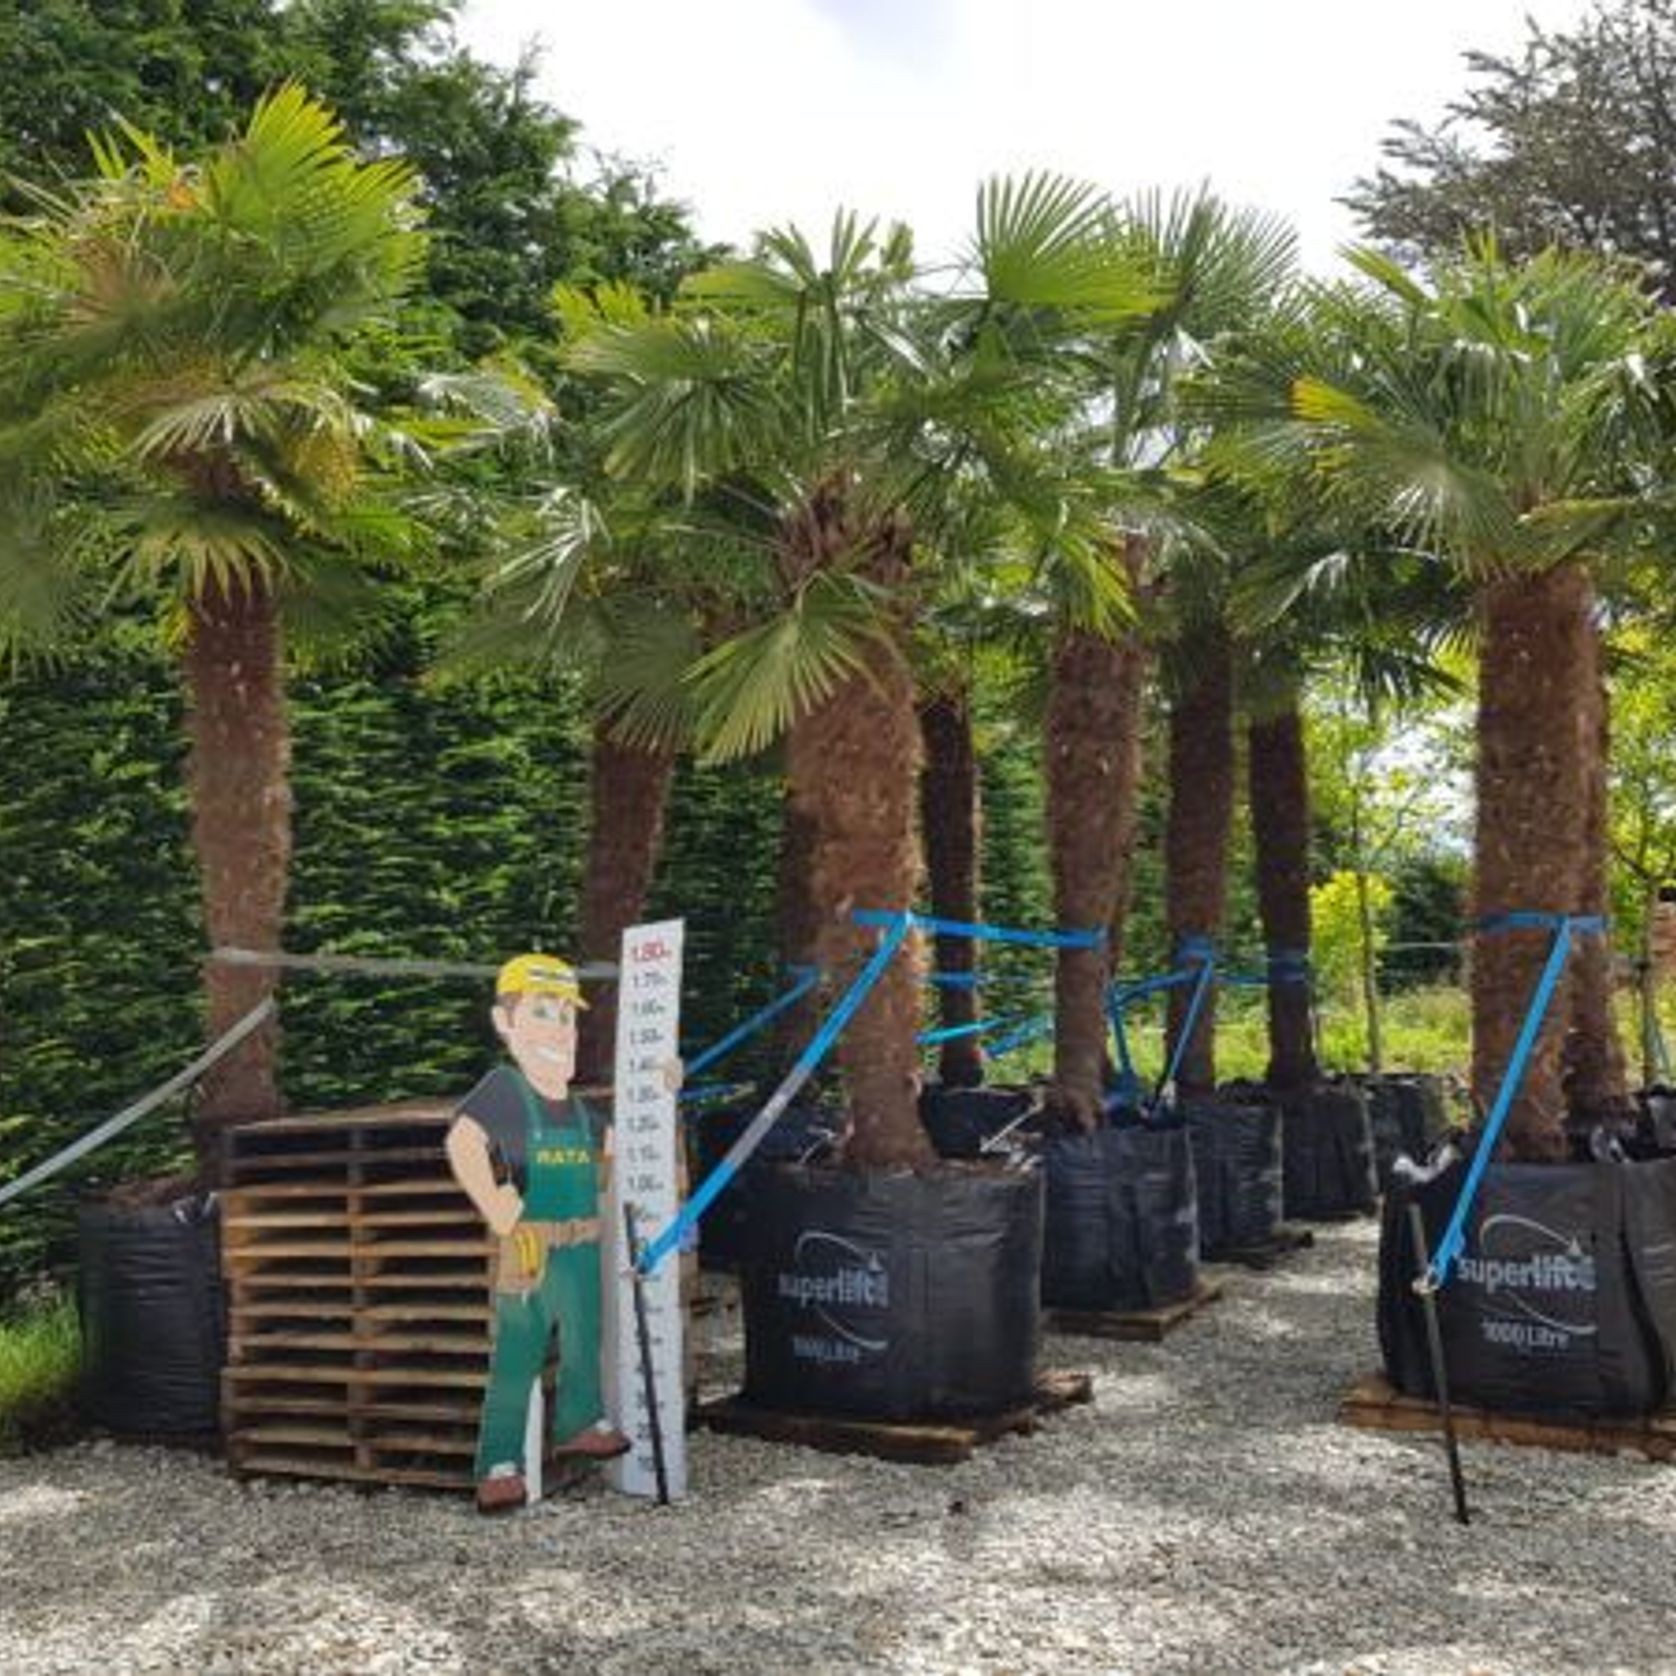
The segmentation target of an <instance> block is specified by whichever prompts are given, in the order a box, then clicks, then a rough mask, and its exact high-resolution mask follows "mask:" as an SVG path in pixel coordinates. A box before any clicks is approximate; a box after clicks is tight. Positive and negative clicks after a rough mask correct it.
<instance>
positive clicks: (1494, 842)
mask: <svg viewBox="0 0 1676 1676" xmlns="http://www.w3.org/2000/svg"><path fill="white" fill-rule="evenodd" d="M1591 597H1592V596H1591V590H1590V587H1589V581H1588V577H1587V575H1586V574H1585V572H1584V571H1583V569H1582V568H1581V566H1579V565H1576V564H1563V565H1557V566H1556V567H1555V568H1554V569H1552V570H1550V571H1547V572H1546V573H1544V574H1543V575H1541V576H1530V575H1514V576H1508V577H1504V578H1502V579H1499V580H1497V581H1493V582H1489V583H1486V584H1485V585H1484V586H1483V587H1482V588H1481V589H1480V592H1479V599H1478V606H1479V613H1480V618H1481V626H1482V636H1483V656H1482V661H1481V669H1480V675H1479V695H1478V770H1477V784H1478V825H1477V835H1476V843H1475V857H1474V860H1475V878H1474V886H1473V894H1474V905H1475V911H1476V912H1477V913H1478V914H1479V915H1480V916H1488V915H1496V914H1503V913H1509V912H1517V911H1521V910H1535V911H1540V912H1550V913H1575V912H1576V911H1577V906H1578V902H1579V897H1580V892H1581V881H1582V871H1583V869H1582V849H1583V843H1582V839H1583V833H1584V831H1585V829H1586V826H1587V822H1588V786H1587V775H1586V772H1585V768H1584V763H1585V761H1586V758H1587V754H1588V752H1590V751H1592V750H1595V749H1597V748H1598V743H1599V737H1598V729H1597V726H1596V719H1595V715H1594V701H1593V699H1592V698H1591V696H1590V694H1591V691H1592V682H1593V668H1594V660H1593V654H1592V652H1591V649H1590V637H1591V635H1592V634H1593V632H1594V629H1593V624H1592V622H1591V619H1590V604H1591ZM1548 942H1549V935H1548V933H1547V932H1545V931H1541V930H1529V931H1527V930H1520V931H1495V932H1490V933H1480V935H1479V936H1478V937H1477V939H1476V941H1475V944H1474V948H1473V959H1472V1083H1473V1093H1474V1095H1475V1096H1476V1097H1477V1099H1478V1100H1479V1101H1480V1102H1481V1103H1482V1104H1484V1105H1486V1106H1487V1105H1488V1104H1489V1103H1490V1101H1491V1100H1492V1099H1493V1098H1494V1096H1495V1092H1496V1089H1497V1087H1498V1085H1499V1084H1500V1082H1501V1078H1502V1074H1503V1072H1504V1071H1505V1070H1506V1068H1507V1065H1508V1061H1509V1059H1510V1058H1511V1056H1512V1052H1513V1043H1514V1039H1515V1037H1516V1036H1517V1035H1518V1031H1519V1026H1520V1023H1521V1021H1522V1020H1523V1018H1524V1015H1525V1009H1526V1007H1527V1005H1528V1003H1529V1000H1530V995H1531V991H1532V989H1533V988H1534V987H1535V984H1536V980H1537V975H1538V973H1539V972H1540V970H1541V968H1542V963H1543V960H1544V958H1545V956H1546V952H1547V948H1548ZM1570 1009H1571V982H1570V974H1569V972H1568V974H1567V975H1566V977H1564V978H1562V980H1561V984H1560V988H1559V990H1558V992H1557V993H1556V995H1555V997H1554V1001H1553V1005H1552V1006H1551V1007H1550V1008H1549V1011H1548V1015H1547V1020H1546V1022H1545V1025H1544V1028H1543V1029H1542V1031H1541V1032H1540V1034H1539V1036H1538V1039H1537V1043H1536V1047H1535V1050H1534V1051H1533V1053H1532V1054H1531V1057H1530V1061H1529V1064H1528V1066H1527V1067H1526V1070H1525V1075H1524V1080H1523V1083H1522V1085H1521V1087H1520V1091H1519V1096H1518V1098H1517V1099H1516V1100H1515V1102H1514V1105H1513V1109H1512V1112H1511V1114H1510V1115H1509V1119H1508V1126H1507V1138H1508V1145H1509V1148H1510V1150H1511V1152H1512V1154H1513V1156H1514V1157H1515V1158H1518V1159H1521V1160H1525V1161H1540V1160H1542V1159H1549V1158H1559V1157H1562V1156H1564V1152H1565V1140H1564V1134H1563V1129H1562V1125H1563V1122H1564V1116H1565V1101H1564V1098H1563V1095H1562V1092H1561V1085H1560V1050H1561V1044H1562V1041H1563V1039H1564V1035H1565V1020H1566V1019H1567V1018H1568V1016H1569V1014H1570Z"/></svg>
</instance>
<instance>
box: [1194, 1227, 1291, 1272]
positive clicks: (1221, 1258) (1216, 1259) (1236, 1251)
mask: <svg viewBox="0 0 1676 1676" xmlns="http://www.w3.org/2000/svg"><path fill="white" fill-rule="evenodd" d="M1314 1244H1315V1235H1314V1233H1312V1232H1311V1230H1310V1229H1308V1228H1300V1227H1298V1226H1297V1225H1296V1224H1295V1223H1291V1222H1282V1223H1281V1224H1280V1226H1279V1227H1278V1228H1276V1229H1275V1232H1274V1238H1273V1239H1268V1240H1264V1241H1263V1242H1262V1243H1261V1244H1260V1245H1242V1246H1232V1247H1225V1248H1224V1249H1223V1250H1221V1251H1216V1252H1210V1251H1207V1252H1206V1253H1205V1261H1206V1262H1207V1263H1228V1264H1231V1265H1233V1266H1235V1267H1238V1268H1242V1269H1272V1268H1273V1267H1274V1266H1275V1264H1276V1263H1278V1262H1279V1261H1280V1260H1281V1258H1283V1257H1286V1256H1288V1255H1290V1254H1291V1253H1292V1252H1294V1251H1307V1250H1308V1249H1309V1248H1310V1247H1311V1246H1312V1245H1314Z"/></svg>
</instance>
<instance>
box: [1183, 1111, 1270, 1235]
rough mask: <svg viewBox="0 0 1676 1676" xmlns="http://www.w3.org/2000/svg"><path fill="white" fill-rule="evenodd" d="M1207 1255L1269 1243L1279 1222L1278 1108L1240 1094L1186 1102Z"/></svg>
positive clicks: (1188, 1130) (1189, 1137) (1188, 1132)
mask: <svg viewBox="0 0 1676 1676" xmlns="http://www.w3.org/2000/svg"><path fill="white" fill-rule="evenodd" d="M1184 1116H1185V1118H1186V1120H1187V1134H1188V1140H1189V1142H1190V1143H1191V1145H1192V1150H1193V1173H1194V1179H1195V1182H1196V1184H1197V1187H1198V1196H1199V1243H1200V1245H1201V1247H1202V1248H1203V1251H1204V1254H1205V1256H1207V1257H1217V1256H1220V1255H1221V1254H1223V1253H1224V1252H1230V1251H1249V1250H1252V1249H1255V1248H1258V1247H1261V1246H1265V1245H1268V1244H1270V1243H1271V1242H1272V1241H1273V1240H1274V1237H1275V1234H1276V1231H1277V1230H1278V1229H1279V1227H1280V1211H1281V1158H1282V1149H1283V1143H1282V1135H1281V1116H1280V1108H1279V1107H1278V1106H1275V1105H1272V1104H1270V1103H1268V1102H1267V1101H1264V1100H1261V1099H1258V1098H1255V1097H1252V1098H1245V1097H1241V1096H1239V1095H1237V1094H1236V1095H1232V1096H1223V1097H1221V1098H1218V1099H1214V1100H1190V1101H1188V1102H1187V1104H1186V1106H1185V1108H1184Z"/></svg>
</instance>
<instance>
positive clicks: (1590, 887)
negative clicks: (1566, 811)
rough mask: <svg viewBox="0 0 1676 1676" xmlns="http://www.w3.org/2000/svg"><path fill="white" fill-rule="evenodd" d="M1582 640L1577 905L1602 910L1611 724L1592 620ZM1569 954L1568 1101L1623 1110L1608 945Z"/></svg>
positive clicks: (1625, 1100) (1588, 944)
mask: <svg viewBox="0 0 1676 1676" xmlns="http://www.w3.org/2000/svg"><path fill="white" fill-rule="evenodd" d="M1591 616H1592V612H1591ZM1588 641H1589V646H1588V650H1589V659H1590V666H1591V673H1590V677H1589V681H1588V684H1587V687H1586V690H1585V692H1584V695H1583V697H1584V701H1585V703H1586V704H1587V705H1588V706H1589V715H1588V718H1587V719H1586V721H1585V724H1584V725H1585V736H1584V758H1583V777H1584V779H1583V789H1584V797H1585V809H1586V814H1585V819H1584V822H1583V831H1582V853H1581V855H1580V856H1579V864H1580V874H1579V879H1578V895H1577V911H1578V912H1579V913H1584V914H1601V915H1604V914H1605V913H1606V912H1607V910H1608V908H1609V906H1610V902H1609V900H1608V893H1609V886H1608V882H1607V864H1608V850H1609V845H1610V843H1611V835H1610V831H1609V828H1608V824H1607V823H1608V808H1607V767H1608V764H1609V762H1610V760H1611V751H1612V725H1611V699H1610V696H1609V694H1608V692H1607V688H1606V671H1605V668H1604V665H1603V660H1602V646H1601V637H1600V627H1599V625H1598V623H1594V622H1591V623H1590V627H1589V636H1588ZM1571 959H1572V971H1573V976H1572V984H1571V1029H1570V1032H1569V1033H1568V1035H1567V1036H1566V1041H1565V1052H1564V1072H1563V1080H1564V1083H1565V1091H1566V1100H1567V1104H1568V1105H1569V1106H1570V1108H1571V1110H1572V1111H1574V1112H1578V1113H1586V1114H1589V1115H1590V1116H1594V1117H1611V1116H1622V1115H1625V1114H1626V1113H1627V1110H1628V1107H1629V1067H1628V1063H1627V1061H1626V1060H1625V1058H1624V1044H1623V1040H1622V1038H1621V1037H1620V1036H1619V1034H1618V1020H1617V1016H1616V1014H1615V1013H1614V1011H1613V1007H1612V992H1613V985H1612V953H1611V946H1610V944H1609V942H1608V940H1607V939H1606V938H1605V937H1603V936H1586V937H1583V938H1580V939H1579V941H1578V943H1577V946H1576V948H1575V949H1574V950H1573V952H1572V956H1571Z"/></svg>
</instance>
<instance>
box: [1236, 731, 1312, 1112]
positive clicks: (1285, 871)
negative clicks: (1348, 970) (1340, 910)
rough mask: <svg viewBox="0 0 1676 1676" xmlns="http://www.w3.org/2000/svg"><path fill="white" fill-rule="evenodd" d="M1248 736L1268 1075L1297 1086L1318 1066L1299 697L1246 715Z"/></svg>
mask: <svg viewBox="0 0 1676 1676" xmlns="http://www.w3.org/2000/svg"><path fill="white" fill-rule="evenodd" d="M1247 743H1248V745H1249V748H1250V762H1249V776H1250V784H1251V830H1252V837H1253V839H1254V841H1255V844H1256V850H1257V905H1258V912H1259V913H1260V915H1261V916H1262V921H1263V942H1264V945H1265V947H1266V948H1267V950H1268V957H1269V989H1268V1000H1269V1082H1270V1084H1271V1085H1272V1086H1273V1087H1275V1088H1284V1089H1293V1088H1300V1087H1303V1086H1305V1085H1306V1084H1308V1083H1311V1082H1313V1081H1314V1080H1315V1079H1316V1077H1317V1076H1318V1075H1319V1074H1320V1067H1319V1066H1318V1065H1317V1063H1316V1059H1315V1037H1314V1031H1313V1030H1312V1028H1311V1017H1310V999H1309V997H1310V991H1309V983H1308V981H1307V978H1308V965H1307V962H1308V957H1309V948H1310V920H1309V770H1308V764H1307V759H1306V757H1305V754H1304V719H1303V716H1302V714H1301V712H1300V711H1299V710H1298V707H1297V704H1296V703H1295V702H1294V703H1293V704H1292V705H1291V706H1290V707H1288V708H1287V709H1285V710H1282V711H1281V712H1280V713H1279V714H1278V715H1275V716H1273V717H1268V718H1265V719H1263V720H1260V721H1254V722H1252V723H1251V725H1250V727H1249V728H1248V730H1247Z"/></svg>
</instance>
